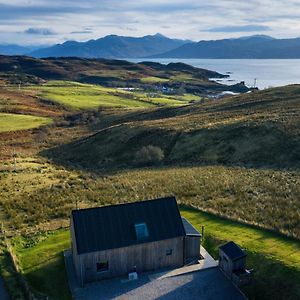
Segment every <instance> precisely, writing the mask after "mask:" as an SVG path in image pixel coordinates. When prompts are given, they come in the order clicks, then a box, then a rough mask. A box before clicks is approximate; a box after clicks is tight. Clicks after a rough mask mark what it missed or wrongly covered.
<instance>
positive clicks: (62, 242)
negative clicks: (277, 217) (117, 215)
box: [14, 207, 300, 300]
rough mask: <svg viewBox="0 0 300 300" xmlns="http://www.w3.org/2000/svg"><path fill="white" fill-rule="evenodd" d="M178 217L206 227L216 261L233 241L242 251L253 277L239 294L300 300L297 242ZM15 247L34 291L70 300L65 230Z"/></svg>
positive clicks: (199, 216) (191, 214)
mask: <svg viewBox="0 0 300 300" xmlns="http://www.w3.org/2000/svg"><path fill="white" fill-rule="evenodd" d="M181 213H182V215H183V216H184V217H186V218H187V219H188V220H189V221H190V222H191V223H192V224H193V225H194V226H195V227H196V228H197V229H198V230H201V226H202V225H204V226H205V239H204V243H203V245H204V246H205V247H206V248H207V249H208V250H209V251H210V252H211V253H213V255H214V256H215V257H216V258H217V249H218V246H219V245H220V244H222V243H224V242H226V241H229V240H235V241H236V242H237V243H238V244H239V245H241V246H242V247H243V248H245V249H246V250H247V253H248V260H247V264H248V267H249V268H254V274H255V276H254V279H253V280H252V282H251V284H250V285H249V286H246V287H244V288H243V291H244V292H245V293H246V294H247V296H249V297H250V298H251V299H264V300H267V299H274V297H275V299H287V300H289V299H290V300H292V299H297V298H298V297H300V292H299V288H300V285H299V282H300V256H299V254H298V252H299V250H300V243H299V242H297V241H293V240H289V239H286V238H284V237H281V236H278V235H276V234H272V233H270V232H267V231H264V230H259V229H256V228H252V227H249V226H245V225H242V224H240V223H237V222H231V221H228V220H224V219H222V218H218V217H214V216H211V215H209V214H206V213H203V212H200V211H197V210H194V209H186V208H183V207H182V208H181ZM14 244H15V249H16V252H17V253H18V257H19V259H20V262H21V266H22V269H23V272H24V274H25V276H26V278H28V280H29V282H30V284H31V285H32V286H33V287H34V288H35V289H36V290H37V291H40V292H47V294H48V295H50V296H51V297H53V298H54V299H55V300H66V299H71V298H70V295H69V294H68V287H67V282H66V275H65V271H64V262H63V256H62V251H63V250H65V249H68V248H69V247H70V236H69V231H68V230H59V231H56V232H54V233H51V234H48V235H39V236H35V237H34V238H27V239H26V238H25V239H24V238H16V239H14ZM41 253H42V254H43V255H41ZM283 279H284V280H283Z"/></svg>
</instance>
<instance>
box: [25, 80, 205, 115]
mask: <svg viewBox="0 0 300 300" xmlns="http://www.w3.org/2000/svg"><path fill="white" fill-rule="evenodd" d="M25 90H26V91H28V92H32V91H36V92H37V95H38V96H39V97H41V98H43V99H47V100H50V101H53V102H57V103H59V104H62V105H64V106H67V107H70V108H73V109H81V110H83V109H95V108H98V107H116V108H124V107H125V108H126V107H127V108H147V107H155V106H163V105H166V106H178V105H186V104H188V103H189V102H190V101H197V100H200V97H199V96H198V97H197V96H195V95H191V94H185V95H164V94H162V93H159V92H156V93H146V92H142V91H139V90H136V91H130V92H129V91H125V90H121V89H114V88H106V87H102V86H97V85H91V84H82V83H77V82H69V81H50V82H48V83H47V84H44V85H39V86H31V87H26V89H25Z"/></svg>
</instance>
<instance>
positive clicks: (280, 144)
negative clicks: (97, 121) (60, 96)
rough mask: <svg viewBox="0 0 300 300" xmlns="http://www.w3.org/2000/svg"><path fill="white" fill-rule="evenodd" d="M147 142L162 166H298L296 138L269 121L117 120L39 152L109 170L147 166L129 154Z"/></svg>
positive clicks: (299, 156) (86, 167) (103, 171)
mask: <svg viewBox="0 0 300 300" xmlns="http://www.w3.org/2000/svg"><path fill="white" fill-rule="evenodd" d="M149 145H153V146H157V147H160V148H161V149H162V150H163V152H164V159H163V160H162V161H161V165H167V166H203V165H225V166H239V167H241V166H242V167H249V168H271V169H294V170H298V169H299V168H300V141H299V140H298V139H296V137H294V136H289V135H288V134H287V133H285V132H283V131H282V130H280V128H278V127H277V126H276V125H274V124H270V123H268V124H261V125H257V124H249V123H248V124H245V123H235V124H229V125H227V126H222V127H218V128H212V129H208V128H204V129H200V130H194V131H189V132H180V131H176V130H171V129H164V128H159V127H142V126H136V125H132V124H120V125H116V126H111V127H109V128H106V129H103V130H101V131H99V132H98V133H96V134H94V135H92V136H90V137H87V138H83V139H79V140H76V141H74V142H72V143H69V144H65V145H61V146H58V147H56V148H52V149H48V150H46V151H43V152H42V153H41V154H42V155H43V156H46V157H47V158H49V159H51V160H52V161H54V162H55V163H57V164H61V165H64V166H68V167H70V168H74V169H81V170H88V171H91V172H94V173H100V174H111V173H115V172H118V171H121V170H125V169H132V168H141V167H144V166H148V167H149V166H153V165H151V163H149V164H146V165H139V164H137V163H136V159H135V157H136V153H137V151H139V150H140V149H141V148H142V147H144V146H149ZM154 167H156V166H155V165H154Z"/></svg>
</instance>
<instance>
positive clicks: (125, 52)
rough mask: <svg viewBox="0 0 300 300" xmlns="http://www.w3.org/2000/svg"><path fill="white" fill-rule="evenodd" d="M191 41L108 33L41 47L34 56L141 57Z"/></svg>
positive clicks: (156, 35) (158, 35)
mask: <svg viewBox="0 0 300 300" xmlns="http://www.w3.org/2000/svg"><path fill="white" fill-rule="evenodd" d="M188 42H190V41H185V40H178V39H170V38H167V37H165V36H163V35H161V34H155V35H147V36H144V37H138V38H136V37H126V36H118V35H108V36H105V37H103V38H100V39H97V40H89V41H87V42H76V41H67V42H65V43H63V44H58V45H54V46H52V47H48V48H44V49H39V50H36V51H33V52H31V53H30V54H29V55H31V56H34V57H70V56H76V57H86V58H139V57H147V56H151V55H155V54H158V53H160V52H162V51H163V52H164V51H170V50H172V49H175V48H177V47H179V46H181V45H184V44H185V43H188Z"/></svg>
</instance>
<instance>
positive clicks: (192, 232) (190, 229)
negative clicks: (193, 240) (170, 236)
mask: <svg viewBox="0 0 300 300" xmlns="http://www.w3.org/2000/svg"><path fill="white" fill-rule="evenodd" d="M181 219H182V224H183V227H184V231H185V235H189V236H201V234H200V233H199V231H198V230H197V229H196V228H195V227H194V226H193V225H192V224H191V223H190V222H189V221H188V220H187V219H185V218H181Z"/></svg>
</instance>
